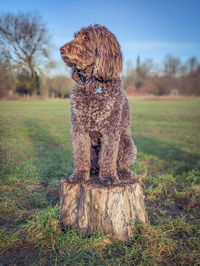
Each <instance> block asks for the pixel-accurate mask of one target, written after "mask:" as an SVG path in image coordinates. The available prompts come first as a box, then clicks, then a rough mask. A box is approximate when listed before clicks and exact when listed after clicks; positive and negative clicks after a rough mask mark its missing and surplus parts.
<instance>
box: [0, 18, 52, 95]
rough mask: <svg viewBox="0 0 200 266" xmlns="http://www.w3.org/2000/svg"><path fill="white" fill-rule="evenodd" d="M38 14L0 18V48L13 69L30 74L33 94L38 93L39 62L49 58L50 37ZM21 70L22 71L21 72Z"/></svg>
mask: <svg viewBox="0 0 200 266" xmlns="http://www.w3.org/2000/svg"><path fill="white" fill-rule="evenodd" d="M41 21H42V20H41V17H40V16H39V15H38V14H36V13H27V14H18V15H14V14H12V13H8V14H5V15H2V16H1V17H0V48H1V51H4V54H5V56H6V57H7V58H9V60H10V62H11V65H12V67H14V68H17V69H21V70H25V71H28V72H29V75H30V77H31V85H32V89H33V93H35V94H36V93H38V91H37V90H38V85H37V80H38V74H37V71H38V69H39V63H41V62H39V60H45V59H47V58H48V43H49V35H48V32H47V29H46V27H45V25H44V24H43V23H42V22H41ZM21 70H20V71H21Z"/></svg>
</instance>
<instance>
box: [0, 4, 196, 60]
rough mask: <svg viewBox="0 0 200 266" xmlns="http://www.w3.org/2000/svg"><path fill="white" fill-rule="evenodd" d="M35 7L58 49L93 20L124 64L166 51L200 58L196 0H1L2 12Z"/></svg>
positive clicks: (161, 56) (157, 57)
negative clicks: (115, 43) (114, 41)
mask: <svg viewBox="0 0 200 266" xmlns="http://www.w3.org/2000/svg"><path fill="white" fill-rule="evenodd" d="M8 11H9V12H14V13H17V12H31V11H38V12H39V14H40V15H41V16H42V17H43V20H44V22H45V23H47V26H48V29H49V32H50V34H51V35H52V42H53V45H54V47H55V49H54V52H53V53H54V58H56V60H60V55H59V50H58V48H59V47H60V46H62V45H63V44H64V43H66V42H68V41H70V40H71V39H72V38H73V33H74V32H76V31H78V30H79V29H80V28H81V27H83V26H88V25H91V24H94V23H98V24H101V25H105V26H106V27H108V28H109V29H110V30H111V31H112V32H113V33H114V34H115V35H116V37H117V38H118V40H119V42H120V44H121V48H122V53H123V58H124V62H125V63H126V62H127V61H128V60H132V62H133V64H134V63H135V61H136V57H137V56H138V55H140V56H141V59H142V60H143V59H148V58H152V59H154V61H155V62H157V63H161V62H162V61H163V59H164V56H165V55H166V54H172V55H174V56H179V57H180V58H181V60H182V61H185V60H186V59H187V58H189V57H191V56H197V57H198V58H199V61H200V0H182V1H181V0H167V1H166V0H132V1H131V0H120V1H119V0H115V1H114V0H110V1H109V0H107V1H106V0H101V1H100V0H99V1H98V0H93V1H91V0H74V1H72V0H71V1H70V0H65V1H64V0H57V1H53V0H28V1H27V0H0V14H2V13H6V12H8Z"/></svg>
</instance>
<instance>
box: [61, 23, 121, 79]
mask: <svg viewBox="0 0 200 266" xmlns="http://www.w3.org/2000/svg"><path fill="white" fill-rule="evenodd" d="M74 37H75V38H74V40H72V41H71V42H69V43H66V44H65V45H64V46H62V47H61V48H60V51H61V55H62V58H63V60H64V62H65V63H66V64H67V65H68V66H69V67H75V68H77V69H80V70H82V71H86V72H87V69H90V75H91V76H94V77H96V78H100V79H103V80H110V79H112V78H117V77H118V76H119V74H120V72H121V71H122V55H121V51H120V46H119V43H118V41H117V39H116V38H115V36H114V35H113V34H112V33H111V32H110V31H109V30H108V29H107V28H106V27H103V26H100V25H93V26H89V27H87V28H82V29H81V30H80V31H79V32H78V33H75V36H74Z"/></svg>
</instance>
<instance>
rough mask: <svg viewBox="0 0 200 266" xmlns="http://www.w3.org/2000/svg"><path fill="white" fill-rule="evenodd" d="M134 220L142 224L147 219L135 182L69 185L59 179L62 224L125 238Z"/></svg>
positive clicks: (140, 188)
mask: <svg viewBox="0 0 200 266" xmlns="http://www.w3.org/2000/svg"><path fill="white" fill-rule="evenodd" d="M136 219H138V220H140V221H141V222H143V223H146V222H147V221H148V218H147V213H146V210H145V205H144V196H143V191H142V187H141V185H140V183H139V182H135V183H131V184H119V185H115V186H111V187H105V186H102V185H101V184H98V183H97V182H88V183H83V184H81V183H78V184H72V183H69V182H68V181H67V180H66V179H63V180H61V186H60V221H61V224H62V226H64V227H68V226H70V227H74V228H76V229H78V230H79V231H80V232H84V233H94V232H103V233H104V234H109V235H110V236H111V237H113V238H116V239H120V240H128V238H129V237H130V236H131V234H132V231H133V226H134V224H135V221H136Z"/></svg>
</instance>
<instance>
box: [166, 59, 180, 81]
mask: <svg viewBox="0 0 200 266" xmlns="http://www.w3.org/2000/svg"><path fill="white" fill-rule="evenodd" d="M180 64H181V61H180V59H179V58H178V57H174V56H172V55H166V57H165V61H164V74H165V75H166V76H168V77H171V78H175V76H176V75H177V74H178V72H179V67H180Z"/></svg>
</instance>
